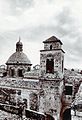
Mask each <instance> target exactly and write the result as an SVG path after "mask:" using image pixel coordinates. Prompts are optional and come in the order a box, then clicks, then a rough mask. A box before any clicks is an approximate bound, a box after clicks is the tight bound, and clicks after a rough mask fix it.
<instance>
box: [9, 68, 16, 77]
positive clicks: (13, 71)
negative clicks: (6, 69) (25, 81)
mask: <svg viewBox="0 0 82 120" xmlns="http://www.w3.org/2000/svg"><path fill="white" fill-rule="evenodd" d="M10 73H11V77H14V74H15V70H14V69H11V72H10Z"/></svg>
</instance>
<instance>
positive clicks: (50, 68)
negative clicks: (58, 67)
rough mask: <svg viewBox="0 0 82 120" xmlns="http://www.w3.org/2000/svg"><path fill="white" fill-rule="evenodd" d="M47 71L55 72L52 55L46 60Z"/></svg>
mask: <svg viewBox="0 0 82 120" xmlns="http://www.w3.org/2000/svg"><path fill="white" fill-rule="evenodd" d="M46 73H54V59H53V57H52V56H51V55H50V56H49V57H48V58H47V60H46Z"/></svg>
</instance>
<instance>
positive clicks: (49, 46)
mask: <svg viewBox="0 0 82 120" xmlns="http://www.w3.org/2000/svg"><path fill="white" fill-rule="evenodd" d="M43 43H44V50H40V68H41V74H40V75H41V77H44V76H47V77H48V75H51V76H54V75H55V74H56V73H57V74H59V75H60V76H61V77H62V76H63V72H64V53H65V52H64V51H63V50H62V42H61V41H60V40H59V39H58V38H56V37H55V36H52V37H50V38H48V39H47V40H45V41H43Z"/></svg>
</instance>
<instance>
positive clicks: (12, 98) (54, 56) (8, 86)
mask: <svg viewBox="0 0 82 120" xmlns="http://www.w3.org/2000/svg"><path fill="white" fill-rule="evenodd" d="M43 43H44V49H43V50H40V65H36V66H34V67H33V69H32V70H31V65H32V64H31V62H30V60H29V59H28V58H27V56H26V55H25V54H24V53H23V44H22V43H21V42H20V40H19V41H18V42H17V43H16V52H15V53H14V54H12V55H11V56H10V57H9V59H8V61H7V62H6V65H7V69H6V72H7V75H6V76H4V74H3V76H2V77H1V78H0V93H1V94H2V95H1V96H0V101H1V102H2V103H6V104H11V105H18V106H19V105H20V103H22V102H23V103H25V109H27V110H33V111H37V112H40V113H41V114H44V115H46V114H47V115H51V116H52V117H53V118H54V119H55V120H65V117H66V115H67V114H68V113H69V117H68V120H71V118H70V115H71V113H70V108H71V105H72V103H73V101H74V99H75V97H76V96H75V95H76V93H77V92H78V89H79V85H80V82H81V78H82V77H81V74H80V73H79V72H75V71H73V70H71V71H69V70H67V69H64V53H65V52H64V51H63V49H62V45H63V44H62V42H61V41H60V40H59V39H58V38H56V37H55V36H52V37H50V38H48V39H47V40H45V41H43ZM2 100H3V101H2ZM66 110H67V113H66Z"/></svg>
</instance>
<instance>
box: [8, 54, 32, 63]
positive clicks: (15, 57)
mask: <svg viewBox="0 0 82 120" xmlns="http://www.w3.org/2000/svg"><path fill="white" fill-rule="evenodd" d="M6 64H7V65H8V64H31V62H30V60H29V59H28V57H27V56H26V55H25V54H24V53H23V52H15V53H13V54H12V55H11V56H10V57H9V59H8V61H7V62H6Z"/></svg>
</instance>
